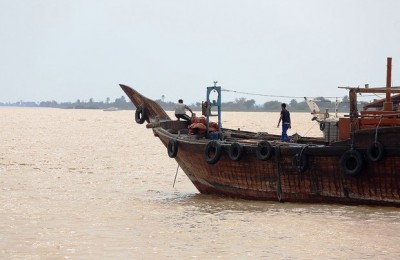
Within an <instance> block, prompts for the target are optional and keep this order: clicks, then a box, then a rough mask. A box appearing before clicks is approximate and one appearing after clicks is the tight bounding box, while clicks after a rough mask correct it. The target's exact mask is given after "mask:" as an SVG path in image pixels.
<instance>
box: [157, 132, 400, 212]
mask: <svg viewBox="0 0 400 260" xmlns="http://www.w3.org/2000/svg"><path fill="white" fill-rule="evenodd" d="M154 133H155V134H156V136H158V137H159V138H160V140H161V142H162V143H163V144H164V145H165V147H166V148H167V147H168V143H169V140H170V139H175V140H177V142H178V149H177V150H178V151H177V154H176V157H175V160H176V161H177V163H178V164H179V166H180V167H181V168H182V170H183V171H184V172H185V174H186V175H187V176H188V178H189V179H190V180H191V181H192V183H193V184H194V186H195V187H196V188H197V189H198V191H199V192H200V193H204V194H216V195H224V196H229V197H235V198H243V199H252V200H271V201H287V202H313V203H340V204H373V205H399V202H400V175H399V171H398V169H400V157H398V155H397V154H396V153H397V149H396V148H391V149H387V156H385V157H384V158H382V161H380V162H379V163H377V162H368V160H367V159H366V158H363V163H364V165H363V169H362V171H361V172H360V173H359V174H357V176H347V175H346V174H345V173H344V172H343V170H342V169H341V165H340V159H341V156H342V155H343V154H344V153H345V152H346V151H347V150H348V149H349V147H348V146H332V147H326V146H315V147H313V146H308V147H307V148H306V149H304V150H303V153H304V155H305V156H306V158H307V159H306V160H307V168H306V169H305V170H304V172H299V171H298V170H297V168H296V167H294V166H293V160H294V159H293V158H294V156H296V154H298V153H299V152H300V151H301V150H302V149H303V148H304V146H296V145H293V144H280V145H275V146H274V155H273V156H272V157H271V158H269V159H268V160H266V161H262V160H260V159H259V158H257V155H256V146H255V145H244V150H245V152H244V154H243V156H242V157H241V159H240V160H239V161H233V160H232V159H231V158H230V157H229V145H226V146H223V147H222V153H221V157H220V159H219V160H218V162H216V163H215V164H209V163H208V162H207V161H206V160H205V149H206V144H207V142H208V141H193V140H185V139H181V140H180V139H179V137H176V136H175V135H172V134H170V133H168V131H165V130H164V129H162V128H156V129H154ZM359 150H360V151H361V153H362V154H365V152H366V149H361V148H360V149H359ZM382 165H385V167H383V166H382Z"/></svg>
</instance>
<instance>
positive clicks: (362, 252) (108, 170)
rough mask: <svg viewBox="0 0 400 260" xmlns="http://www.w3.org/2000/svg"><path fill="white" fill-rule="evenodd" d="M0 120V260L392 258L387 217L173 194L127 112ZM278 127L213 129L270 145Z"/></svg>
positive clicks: (377, 212) (265, 118)
mask: <svg viewBox="0 0 400 260" xmlns="http://www.w3.org/2000/svg"><path fill="white" fill-rule="evenodd" d="M0 114H1V116H0V134H1V136H2V139H1V146H0V205H1V206H0V219H1V221H0V230H2V235H1V236H0V258H3V259H9V258H28V259H42V258H91V259H92V258H113V259H127V258H134V259H137V258H139V259H140V258H144V259H160V258H161V259H163V258H174V259H175V258H178V259H187V258H189V257H197V258H217V257H222V258H231V257H234V258H250V257H256V258H261V257H265V258H273V259H299V258H300V259H310V258H314V259H320V258H330V259H348V258H356V259H360V258H367V259H368V258H369V259H371V258H373V259H376V258H379V259H395V258H399V257H400V249H399V248H398V241H399V238H400V235H399V234H400V210H399V209H397V208H391V207H368V206H343V205H324V204H298V203H278V202H262V201H246V200H237V199H230V198H226V197H219V196H211V195H202V194H199V193H198V192H197V191H196V189H195V188H194V186H193V185H192V184H191V183H190V181H189V180H188V178H186V176H185V175H184V173H183V172H182V171H181V170H180V171H179V172H178V176H177V181H176V184H175V188H173V187H172V185H173V181H174V176H175V172H176V162H175V160H173V159H170V158H169V157H168V156H167V151H166V149H165V147H163V146H162V145H161V143H160V142H159V141H158V139H157V138H155V137H153V134H152V133H151V130H149V129H146V128H145V127H144V125H137V124H135V123H134V120H133V111H116V112H103V111H97V110H93V111H90V110H60V109H21V108H0ZM277 116H278V115H277V114H276V113H232V112H230V113H224V114H223V120H224V126H225V127H229V126H231V127H235V128H241V129H248V128H250V129H251V130H253V131H266V132H270V133H277V134H279V131H280V130H279V129H277V128H276V124H275V122H276V121H277V119H278V118H277ZM292 117H293V121H294V122H293V129H292V130H291V134H293V133H294V132H298V133H300V134H302V133H306V132H309V134H311V135H313V136H316V135H320V131H319V128H318V126H314V125H313V124H314V123H315V122H312V121H311V120H310V115H309V114H308V113H304V114H302V113H293V115H292ZM271 122H274V123H273V124H272V123H271ZM271 124H272V125H271ZM310 129H311V130H310Z"/></svg>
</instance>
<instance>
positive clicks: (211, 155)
mask: <svg viewBox="0 0 400 260" xmlns="http://www.w3.org/2000/svg"><path fill="white" fill-rule="evenodd" d="M221 153H222V147H221V144H220V143H219V142H217V141H215V140H211V141H209V142H208V143H207V145H206V147H205V148H204V159H205V160H206V161H207V162H208V163H209V164H215V163H216V162H218V161H219V158H220V157H221Z"/></svg>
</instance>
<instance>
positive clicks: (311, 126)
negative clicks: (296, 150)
mask: <svg viewBox="0 0 400 260" xmlns="http://www.w3.org/2000/svg"><path fill="white" fill-rule="evenodd" d="M317 123H318V122H317V121H315V123H314V124H313V125H312V126H311V127H310V128H309V129H308V130H307V132H306V133H305V134H304V137H306V136H307V134H308V132H310V131H311V129H313V127H314V126H315V125H316V124H317Z"/></svg>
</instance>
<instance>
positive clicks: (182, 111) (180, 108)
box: [175, 99, 193, 121]
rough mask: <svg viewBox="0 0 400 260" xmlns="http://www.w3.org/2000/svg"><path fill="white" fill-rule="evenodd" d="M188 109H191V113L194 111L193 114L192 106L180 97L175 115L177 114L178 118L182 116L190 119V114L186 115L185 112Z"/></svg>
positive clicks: (184, 118)
mask: <svg viewBox="0 0 400 260" xmlns="http://www.w3.org/2000/svg"><path fill="white" fill-rule="evenodd" d="M186 109H187V110H189V111H190V113H192V115H193V111H192V110H191V109H190V107H188V106H187V105H185V104H183V100H182V99H179V101H178V104H176V106H175V116H176V118H178V120H179V119H180V118H182V119H183V120H187V121H190V117H189V116H188V115H186V112H185V110H186Z"/></svg>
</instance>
